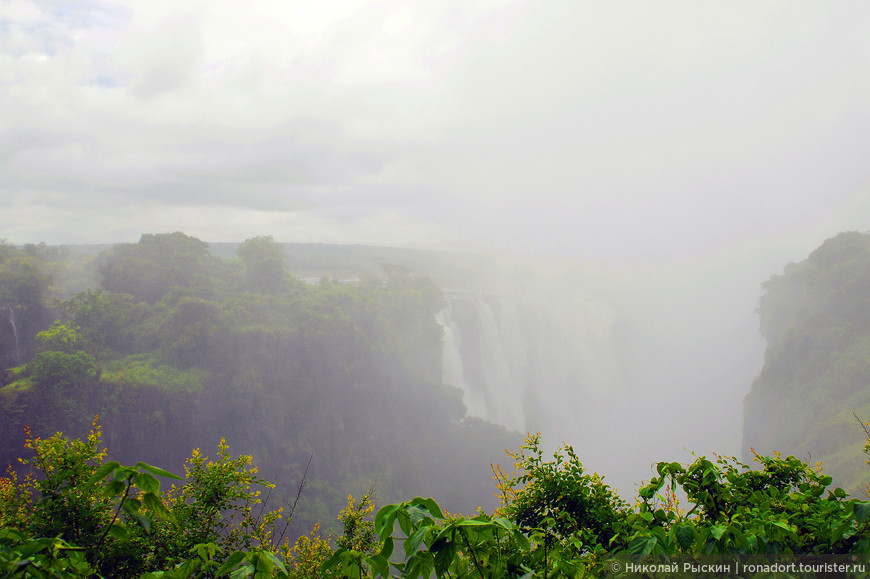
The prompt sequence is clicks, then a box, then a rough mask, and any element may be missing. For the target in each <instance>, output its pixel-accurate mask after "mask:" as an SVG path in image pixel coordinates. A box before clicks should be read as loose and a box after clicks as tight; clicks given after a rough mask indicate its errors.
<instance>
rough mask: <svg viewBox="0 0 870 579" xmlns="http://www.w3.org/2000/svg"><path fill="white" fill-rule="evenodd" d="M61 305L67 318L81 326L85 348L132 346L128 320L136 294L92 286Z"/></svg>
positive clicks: (63, 315) (68, 320)
mask: <svg viewBox="0 0 870 579" xmlns="http://www.w3.org/2000/svg"><path fill="white" fill-rule="evenodd" d="M57 308H58V311H59V312H60V314H61V317H62V319H63V321H64V322H65V323H66V324H67V325H69V326H72V327H76V328H77V329H78V334H79V337H80V339H81V341H82V342H83V343H84V346H85V347H84V348H83V349H86V350H88V351H89V352H90V353H92V354H95V353H96V352H98V351H101V350H103V349H111V350H115V351H125V349H126V348H127V347H129V345H130V344H129V342H130V341H131V340H130V337H129V335H128V328H127V324H128V322H129V321H130V320H129V318H130V315H129V310H131V309H132V308H133V296H131V295H129V294H122V293H110V292H106V291H104V290H102V289H98V290H92V289H89V290H87V291H83V292H79V293H78V294H76V295H75V296H73V297H71V298H70V299H68V300H65V301H61V302H59V303H58V305H57ZM49 349H57V348H49Z"/></svg>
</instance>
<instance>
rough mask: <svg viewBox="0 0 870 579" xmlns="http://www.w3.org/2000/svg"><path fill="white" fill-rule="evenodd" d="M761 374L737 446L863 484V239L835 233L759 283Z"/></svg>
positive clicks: (869, 280) (869, 299) (867, 297)
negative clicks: (791, 457) (791, 458)
mask: <svg viewBox="0 0 870 579" xmlns="http://www.w3.org/2000/svg"><path fill="white" fill-rule="evenodd" d="M763 288H764V290H765V293H764V295H763V296H762V298H761V301H760V304H759V308H758V312H759V316H760V321H761V333H762V336H763V337H764V338H765V340H767V344H768V346H767V351H766V353H765V361H764V367H763V368H762V371H761V374H760V375H759V376H758V378H756V380H755V381H754V383H753V385H752V390H751V391H750V393H749V394H748V395H747V396H746V398H745V400H744V404H745V420H744V430H743V442H744V444H743V448H744V453H745V455H746V456H745V457H744V458H746V459H749V458H751V450H750V448H754V449H755V450H756V451H758V452H759V453H762V454H768V453H771V452H773V451H780V452H782V453H783V454H795V455H796V456H799V457H800V458H804V459H809V460H811V461H813V462H815V461H821V462H822V463H823V465H824V469H825V472H827V473H828V474H830V475H831V476H833V477H834V479H835V484H838V485H840V486H843V487H844V488H845V489H846V490H847V491H855V490H856V489H858V488H863V487H864V486H865V484H866V481H867V478H868V474H870V471H868V467H867V465H866V463H865V456H864V455H863V454H862V453H861V449H862V446H863V439H864V436H863V432H862V430H861V426H860V424H859V423H858V421H857V420H856V419H855V415H857V416H859V417H861V418H863V419H864V420H870V235H868V234H861V233H856V232H850V233H841V234H839V235H837V236H836V237H834V238H831V239H828V240H827V241H825V242H824V244H822V246H821V247H819V248H818V249H816V250H815V251H814V252H813V253H811V254H810V256H809V257H808V258H807V259H806V260H804V261H803V262H801V263H798V264H793V263H792V264H789V265H787V266H786V267H785V269H784V272H783V273H782V274H781V275H775V276H773V277H772V278H771V279H769V280H768V281H767V282H765V283H764V285H763Z"/></svg>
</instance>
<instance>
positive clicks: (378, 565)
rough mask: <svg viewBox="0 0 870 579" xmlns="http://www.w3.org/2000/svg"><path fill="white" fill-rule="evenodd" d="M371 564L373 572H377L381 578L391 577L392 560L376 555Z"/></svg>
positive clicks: (370, 559)
mask: <svg viewBox="0 0 870 579" xmlns="http://www.w3.org/2000/svg"><path fill="white" fill-rule="evenodd" d="M369 563H371V566H372V571H374V572H376V573H377V574H378V575H380V576H381V577H389V576H390V559H389V558H388V557H384V556H383V555H375V556H374V557H371V558H369Z"/></svg>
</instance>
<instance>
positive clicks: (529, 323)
mask: <svg viewBox="0 0 870 579" xmlns="http://www.w3.org/2000/svg"><path fill="white" fill-rule="evenodd" d="M444 297H445V300H446V302H447V305H446V307H445V308H444V309H443V310H442V311H441V312H439V313H438V315H437V317H436V319H437V321H438V322H439V323H440V324H441V326H442V327H443V329H444V334H443V336H444V337H443V380H444V383H445V384H449V385H452V386H456V387H458V388H460V389H461V390H462V391H463V395H464V402H465V406H466V408H467V410H468V414H469V415H470V416H477V417H480V418H483V419H486V420H488V421H490V422H494V423H497V424H501V425H503V426H505V427H506V428H509V429H511V430H517V431H520V432H528V431H537V430H541V431H548V432H550V433H551V434H553V435H554V436H555V437H558V438H560V439H563V440H570V439H576V438H578V437H580V436H582V435H584V434H588V431H589V428H588V427H589V425H591V423H592V422H595V423H597V422H598V419H597V414H598V413H599V412H600V411H601V409H602V405H603V404H604V403H605V402H606V400H607V399H608V398H612V397H613V395H614V394H615V393H617V392H618V390H619V388H620V371H619V366H618V363H617V360H616V356H615V354H614V353H613V348H612V343H611V342H612V328H613V325H614V316H613V313H612V311H611V310H610V309H609V308H606V307H604V306H602V305H600V304H595V303H592V302H588V301H584V300H583V299H581V298H580V297H578V296H576V295H574V296H562V298H561V299H556V298H555V297H554V296H536V297H523V298H520V297H516V296H501V295H496V294H483V293H476V292H470V291H460V290H445V291H444ZM593 419H594V420H593Z"/></svg>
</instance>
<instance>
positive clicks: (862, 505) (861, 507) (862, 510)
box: [852, 501, 870, 525]
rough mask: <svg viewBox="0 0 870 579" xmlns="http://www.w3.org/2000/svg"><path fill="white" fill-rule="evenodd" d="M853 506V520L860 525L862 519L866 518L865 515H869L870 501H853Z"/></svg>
mask: <svg viewBox="0 0 870 579" xmlns="http://www.w3.org/2000/svg"><path fill="white" fill-rule="evenodd" d="M854 504H855V507H854V510H853V511H852V512H853V513H854V514H855V520H856V521H857V522H858V524H859V525H860V524H861V523H863V522H864V521H866V520H867V515H870V502H868V501H855V503H854Z"/></svg>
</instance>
